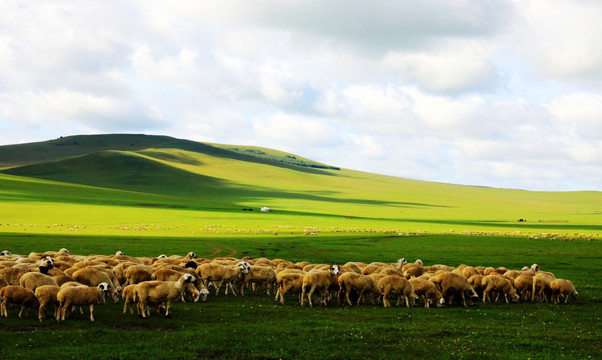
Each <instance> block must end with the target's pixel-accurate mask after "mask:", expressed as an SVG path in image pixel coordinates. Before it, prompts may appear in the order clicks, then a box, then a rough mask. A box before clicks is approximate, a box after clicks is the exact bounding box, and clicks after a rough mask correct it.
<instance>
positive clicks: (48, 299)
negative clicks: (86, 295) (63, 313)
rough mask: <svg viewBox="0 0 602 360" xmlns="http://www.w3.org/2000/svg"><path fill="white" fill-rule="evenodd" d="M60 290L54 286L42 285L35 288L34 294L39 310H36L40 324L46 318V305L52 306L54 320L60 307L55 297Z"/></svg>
mask: <svg viewBox="0 0 602 360" xmlns="http://www.w3.org/2000/svg"><path fill="white" fill-rule="evenodd" d="M60 290H61V288H60V287H58V286H54V285H42V286H40V287H38V288H36V290H35V292H34V294H35V296H36V298H37V299H38V301H39V303H40V308H39V310H38V319H39V320H40V322H42V320H44V319H45V318H46V305H48V304H53V305H54V307H55V309H54V317H55V318H56V314H57V312H58V309H59V305H60V302H59V301H58V299H57V297H56V296H57V294H58V293H59V291H60Z"/></svg>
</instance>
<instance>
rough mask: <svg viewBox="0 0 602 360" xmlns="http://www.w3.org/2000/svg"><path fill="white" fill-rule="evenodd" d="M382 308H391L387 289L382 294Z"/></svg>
mask: <svg viewBox="0 0 602 360" xmlns="http://www.w3.org/2000/svg"><path fill="white" fill-rule="evenodd" d="M383 306H384V307H391V302H390V301H389V289H386V290H385V292H384V293H383Z"/></svg>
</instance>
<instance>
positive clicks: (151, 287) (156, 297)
mask: <svg viewBox="0 0 602 360" xmlns="http://www.w3.org/2000/svg"><path fill="white" fill-rule="evenodd" d="M194 281H195V278H194V276H192V275H190V274H183V275H182V276H181V277H180V279H179V280H178V281H146V282H143V283H140V284H138V285H136V289H135V293H136V295H135V300H137V301H138V314H140V315H141V317H142V318H146V312H145V309H146V306H147V304H148V303H162V302H166V303H167V306H166V307H165V308H166V312H165V317H166V318H170V317H171V314H170V311H171V304H172V303H173V301H175V300H176V299H178V298H180V297H182V294H183V293H184V290H185V285H186V284H188V283H194Z"/></svg>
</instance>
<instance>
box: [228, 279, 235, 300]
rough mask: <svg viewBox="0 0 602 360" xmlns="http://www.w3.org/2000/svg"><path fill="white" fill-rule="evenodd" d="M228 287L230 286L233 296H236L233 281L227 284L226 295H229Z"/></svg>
mask: <svg viewBox="0 0 602 360" xmlns="http://www.w3.org/2000/svg"><path fill="white" fill-rule="evenodd" d="M228 286H230V290H232V295H234V296H236V291H235V290H234V285H232V281H230V282H228V283H226V294H227V293H228V292H227V291H228Z"/></svg>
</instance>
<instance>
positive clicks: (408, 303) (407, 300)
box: [403, 295, 410, 307]
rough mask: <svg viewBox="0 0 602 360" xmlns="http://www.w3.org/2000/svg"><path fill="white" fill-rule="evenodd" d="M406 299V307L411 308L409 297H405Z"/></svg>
mask: <svg viewBox="0 0 602 360" xmlns="http://www.w3.org/2000/svg"><path fill="white" fill-rule="evenodd" d="M403 297H404V298H405V299H406V307H410V299H409V297H408V296H406V295H404V296H403Z"/></svg>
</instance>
